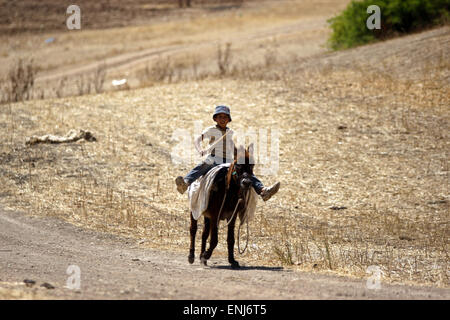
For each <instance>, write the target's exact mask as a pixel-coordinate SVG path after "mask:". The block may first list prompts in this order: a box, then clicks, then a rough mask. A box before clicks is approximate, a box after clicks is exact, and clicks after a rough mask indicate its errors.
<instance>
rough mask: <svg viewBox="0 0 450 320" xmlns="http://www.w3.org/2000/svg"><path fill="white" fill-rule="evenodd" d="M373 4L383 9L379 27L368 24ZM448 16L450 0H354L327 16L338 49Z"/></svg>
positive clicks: (384, 36)
mask: <svg viewBox="0 0 450 320" xmlns="http://www.w3.org/2000/svg"><path fill="white" fill-rule="evenodd" d="M370 5H377V6H379V7H380V9H381V29H380V30H377V29H374V30H369V29H368V28H367V26H366V21H367V18H368V17H369V16H370V15H371V13H370V14H369V13H367V8H368V7H369V6H370ZM449 17H450V0H362V1H355V0H352V2H351V3H350V4H349V5H348V6H347V8H346V9H345V10H344V11H343V12H342V13H341V14H339V15H338V16H336V17H334V18H331V19H330V20H328V23H330V25H331V28H332V30H333V33H332V35H331V37H330V39H329V45H330V46H331V48H333V49H335V50H337V49H346V48H350V47H354V46H358V45H362V44H366V43H369V42H372V41H375V40H378V39H385V38H387V37H392V36H394V35H398V34H404V33H409V32H413V31H417V30H420V29H423V28H426V27H429V26H432V25H436V24H440V23H448V21H449V20H450V19H449Z"/></svg>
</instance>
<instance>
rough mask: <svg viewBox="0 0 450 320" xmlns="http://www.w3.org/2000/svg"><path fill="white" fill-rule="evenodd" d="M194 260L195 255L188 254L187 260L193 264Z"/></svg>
mask: <svg viewBox="0 0 450 320" xmlns="http://www.w3.org/2000/svg"><path fill="white" fill-rule="evenodd" d="M194 260H195V256H193V255H192V256H191V255H190V256H188V261H189V263H190V264H193V263H194Z"/></svg>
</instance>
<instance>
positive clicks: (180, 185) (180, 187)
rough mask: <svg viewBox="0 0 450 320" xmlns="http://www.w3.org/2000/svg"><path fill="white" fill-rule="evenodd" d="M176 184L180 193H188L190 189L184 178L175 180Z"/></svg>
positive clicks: (180, 177)
mask: <svg viewBox="0 0 450 320" xmlns="http://www.w3.org/2000/svg"><path fill="white" fill-rule="evenodd" d="M175 183H176V184H177V190H178V192H179V193H181V194H183V193H185V192H186V190H187V188H188V184H187V183H186V181H184V179H183V177H182V176H179V177H177V178H176V179H175Z"/></svg>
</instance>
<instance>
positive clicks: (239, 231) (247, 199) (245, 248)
mask: <svg viewBox="0 0 450 320" xmlns="http://www.w3.org/2000/svg"><path fill="white" fill-rule="evenodd" d="M250 192H251V191H250V190H249V191H247V194H246V195H245V206H244V209H245V210H246V209H247V207H248V202H249V201H250ZM239 200H240V199H239ZM245 220H246V222H247V241H246V243H245V247H244V250H242V251H241V246H240V241H239V239H240V237H241V226H242V221H241V222H240V223H239V228H238V239H237V243H238V252H239V254H244V252H245V250H247V246H248V239H249V232H248V218H246V219H245Z"/></svg>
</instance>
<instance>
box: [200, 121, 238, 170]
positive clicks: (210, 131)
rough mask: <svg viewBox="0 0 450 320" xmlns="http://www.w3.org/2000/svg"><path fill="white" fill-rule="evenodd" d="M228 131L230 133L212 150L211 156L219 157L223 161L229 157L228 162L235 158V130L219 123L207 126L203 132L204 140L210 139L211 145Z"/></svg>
mask: <svg viewBox="0 0 450 320" xmlns="http://www.w3.org/2000/svg"><path fill="white" fill-rule="evenodd" d="M226 132H228V134H227V135H226V136H225V137H224V138H223V139H222V143H218V144H217V146H215V147H214V148H213V149H212V150H211V156H213V157H214V158H217V160H220V162H222V159H223V158H225V159H227V162H231V161H232V160H233V158H234V142H233V133H234V131H233V130H231V129H230V128H228V127H226V128H225V129H222V128H220V127H219V126H218V125H215V126H211V127H208V128H206V129H205V130H204V131H203V132H202V141H203V140H204V139H209V145H210V146H211V145H212V144H214V142H215V141H216V140H218V139H220V138H221V137H222V136H223V135H224V134H225V133H226Z"/></svg>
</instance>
